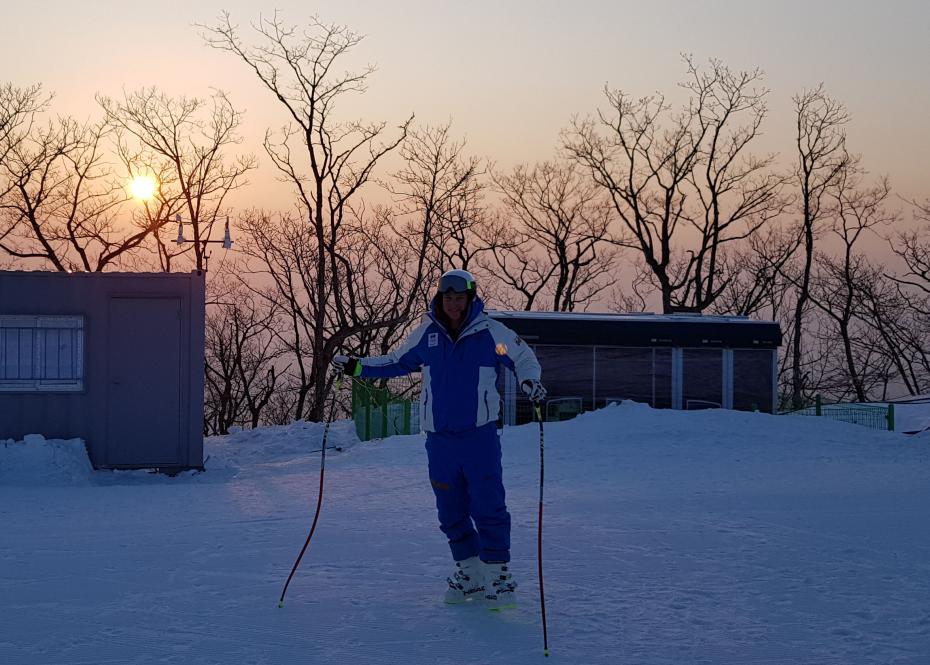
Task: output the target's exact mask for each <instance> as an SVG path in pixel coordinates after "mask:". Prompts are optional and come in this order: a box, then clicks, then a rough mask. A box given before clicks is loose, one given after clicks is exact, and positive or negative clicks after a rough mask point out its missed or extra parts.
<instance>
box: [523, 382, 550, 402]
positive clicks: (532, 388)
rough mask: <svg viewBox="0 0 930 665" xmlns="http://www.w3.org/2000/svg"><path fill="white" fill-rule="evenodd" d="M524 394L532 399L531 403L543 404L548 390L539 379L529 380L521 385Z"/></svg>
mask: <svg viewBox="0 0 930 665" xmlns="http://www.w3.org/2000/svg"><path fill="white" fill-rule="evenodd" d="M520 387H521V388H523V392H525V393H526V396H527V397H529V398H530V401H531V402H541V401H543V400H544V399H546V389H545V388H544V387H543V384H542V383H540V382H539V380H538V379H527V380H526V381H524V382H523V383H521V384H520Z"/></svg>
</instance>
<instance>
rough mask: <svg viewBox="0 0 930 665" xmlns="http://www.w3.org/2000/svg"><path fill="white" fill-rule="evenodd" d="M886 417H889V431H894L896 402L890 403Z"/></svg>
mask: <svg viewBox="0 0 930 665" xmlns="http://www.w3.org/2000/svg"><path fill="white" fill-rule="evenodd" d="M886 418H888V431H889V432H894V404H889V405H888V415H887V416H886Z"/></svg>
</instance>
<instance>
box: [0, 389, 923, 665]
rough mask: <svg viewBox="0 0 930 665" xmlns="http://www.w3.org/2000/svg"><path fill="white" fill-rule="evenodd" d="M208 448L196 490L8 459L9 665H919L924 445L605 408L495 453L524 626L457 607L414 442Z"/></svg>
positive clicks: (529, 431)
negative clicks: (296, 565) (299, 559)
mask: <svg viewBox="0 0 930 665" xmlns="http://www.w3.org/2000/svg"><path fill="white" fill-rule="evenodd" d="M321 434H322V427H321V426H320V425H318V424H306V423H296V424H294V425H291V426H289V427H282V428H265V429H261V430H256V431H249V432H240V433H237V434H234V435H231V436H229V437H217V438H211V439H208V441H207V453H208V454H209V456H210V457H209V460H208V461H207V464H206V467H207V472H206V473H202V474H183V475H180V476H178V477H176V478H168V477H164V476H158V475H152V474H147V473H145V472H120V473H112V472H97V473H95V472H93V471H92V470H90V468H89V466H88V464H87V460H86V457H85V456H84V454H83V452H82V450H83V449H82V446H81V444H80V442H76V441H72V442H65V441H45V440H43V439H42V438H41V437H28V438H27V440H26V441H25V442H12V441H7V442H0V663H2V664H3V665H25V664H29V665H51V664H55V665H78V664H88V665H89V664H94V665H103V664H107V663H114V664H115V663H119V664H124V665H125V664H136V663H177V664H188V663H191V664H192V663H204V664H206V663H216V664H218V665H220V664H221V665H239V664H250V663H267V664H279V663H280V664H288V665H289V664H292V663H293V664H297V663H346V664H349V663H352V664H356V663H385V664H387V663H403V664H405V665H411V664H412V665H418V664H421V663H422V664H430V665H433V664H449V665H453V664H454V665H461V664H467V663H507V664H515V665H520V664H524V663H542V662H548V663H571V664H582V665H587V664H597V663H611V664H614V663H633V664H646V665H651V664H656V665H658V664H663V665H664V664H669V665H671V664H674V665H689V664H692V663H714V664H717V663H724V664H733V665H751V664H762V663H766V664H772V665H783V664H786V663H803V664H805V665H807V664H833V663H835V664H837V665H839V664H842V665H850V664H860V663H876V664H878V663H882V664H887V663H896V664H899V665H903V664H910V665H924V664H926V663H930V601H928V599H930V517H928V513H930V482H928V479H930V433H925V434H921V435H918V436H914V437H907V436H904V435H902V434H895V433H888V432H878V431H871V430H868V429H865V428H862V427H858V426H855V425H846V424H842V423H835V422H831V421H828V420H826V419H823V418H809V417H791V416H781V417H775V416H769V415H764V414H752V413H737V412H727V411H698V412H676V411H654V410H651V409H649V408H648V407H644V406H641V405H636V404H623V405H620V406H613V407H610V408H607V409H605V410H603V411H600V412H597V413H591V414H586V415H584V416H582V417H580V418H578V419H576V420H574V421H571V422H565V423H552V424H549V425H548V426H547V428H546V488H545V490H546V512H545V535H544V548H545V549H544V563H545V589H546V600H547V609H548V619H549V643H550V648H551V657H550V658H549V659H548V660H546V659H544V658H543V656H542V630H541V622H540V612H539V595H538V587H537V582H536V512H537V500H538V485H537V481H538V471H539V470H538V459H539V458H538V454H539V439H538V428H537V427H536V426H535V425H526V426H523V427H517V428H508V429H507V430H506V431H505V432H504V438H503V441H504V451H505V452H504V455H505V460H504V463H505V479H506V483H507V487H508V504H509V507H510V510H511V513H512V515H513V523H514V530H513V554H514V561H513V566H512V567H513V570H514V571H515V575H516V577H517V579H518V581H519V583H520V588H519V592H520V594H521V598H520V602H521V604H520V606H519V607H518V608H517V609H515V610H512V611H509V612H503V613H492V612H488V611H487V610H485V609H484V608H482V607H481V606H479V605H477V604H473V603H469V604H467V605H465V606H445V605H443V603H442V601H441V597H442V592H443V587H444V581H443V580H444V577H445V576H446V574H447V573H448V572H449V571H450V568H451V566H450V560H449V555H448V550H447V547H446V544H445V542H444V538H443V536H442V534H441V533H440V532H439V530H438V529H437V527H436V518H435V515H434V507H433V497H432V493H431V490H430V486H429V483H428V481H427V477H426V454H425V451H424V450H423V445H422V441H423V439H422V437H421V436H406V437H394V438H392V439H388V440H384V441H380V442H370V443H358V442H357V440H356V439H355V436H354V433H353V430H352V428H351V423H348V422H340V423H337V424H336V425H335V426H334V431H333V433H332V441H333V443H335V444H338V445H340V446H342V447H343V451H342V452H337V451H332V452H330V453H329V454H328V455H327V466H326V495H325V499H324V506H323V513H322V517H321V519H320V524H319V527H318V528H317V532H316V535H315V536H314V540H313V543H312V545H311V547H310V550H309V551H308V553H307V554H306V556H305V557H304V561H303V564H302V566H301V568H300V570H299V571H298V573H297V576H296V578H295V580H294V582H293V583H292V584H291V588H290V590H289V591H288V598H287V602H286V605H285V607H284V608H283V609H279V608H278V607H277V600H278V596H279V595H280V592H281V587H282V585H283V583H284V580H285V578H286V576H287V573H288V571H289V570H290V567H291V564H292V563H293V561H294V557H295V556H296V554H297V552H298V550H299V548H300V546H301V545H302V544H303V542H304V539H305V537H306V532H307V529H308V527H309V525H310V521H311V518H312V513H313V508H314V506H315V502H316V496H317V479H318V471H319V447H320V440H321Z"/></svg>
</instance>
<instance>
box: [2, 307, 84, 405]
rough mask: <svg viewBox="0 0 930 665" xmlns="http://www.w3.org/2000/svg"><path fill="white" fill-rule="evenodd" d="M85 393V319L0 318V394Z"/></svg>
mask: <svg viewBox="0 0 930 665" xmlns="http://www.w3.org/2000/svg"><path fill="white" fill-rule="evenodd" d="M83 389H84V317H81V316H11V315H0V391H2V392H68V391H80V390H83Z"/></svg>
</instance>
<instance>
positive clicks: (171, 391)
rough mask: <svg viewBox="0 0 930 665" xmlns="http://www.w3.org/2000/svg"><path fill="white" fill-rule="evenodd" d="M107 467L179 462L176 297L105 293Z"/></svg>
mask: <svg viewBox="0 0 930 665" xmlns="http://www.w3.org/2000/svg"><path fill="white" fill-rule="evenodd" d="M107 333H108V334H107V339H108V347H109V348H108V349H107V350H106V353H107V355H108V357H109V363H108V371H107V390H108V400H107V459H106V464H107V465H108V466H120V465H133V466H153V467H155V466H173V465H179V464H181V301H180V299H178V298H111V299H110V316H109V322H108V331H107Z"/></svg>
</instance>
